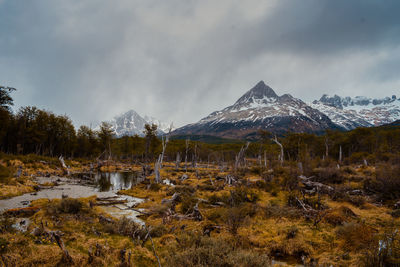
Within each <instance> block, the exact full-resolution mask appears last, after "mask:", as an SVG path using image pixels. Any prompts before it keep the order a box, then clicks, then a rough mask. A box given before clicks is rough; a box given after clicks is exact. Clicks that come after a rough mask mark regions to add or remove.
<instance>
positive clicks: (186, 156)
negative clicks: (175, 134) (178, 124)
mask: <svg viewBox="0 0 400 267" xmlns="http://www.w3.org/2000/svg"><path fill="white" fill-rule="evenodd" d="M185 144H186V150H185V172H187V159H188V151H189V139H186V141H185Z"/></svg>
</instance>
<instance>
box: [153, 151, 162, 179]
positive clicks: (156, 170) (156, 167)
mask: <svg viewBox="0 0 400 267" xmlns="http://www.w3.org/2000/svg"><path fill="white" fill-rule="evenodd" d="M161 162H162V155H160V156H159V157H158V160H157V161H156V163H154V174H155V182H156V183H160V182H161V176H160V169H161V164H162V163H161Z"/></svg>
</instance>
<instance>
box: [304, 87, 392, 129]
mask: <svg viewBox="0 0 400 267" xmlns="http://www.w3.org/2000/svg"><path fill="white" fill-rule="evenodd" d="M310 105H311V106H312V107H313V108H315V109H318V110H320V111H321V112H323V113H325V114H326V115H327V116H328V117H329V118H330V119H331V120H332V121H333V122H334V123H336V124H338V125H339V126H341V127H343V128H345V129H346V130H351V129H354V128H356V127H370V126H379V125H383V124H387V123H391V122H393V121H396V120H399V119H400V99H397V97H396V96H395V95H393V96H392V97H385V98H381V99H373V98H367V97H363V96H356V97H354V98H351V97H340V96H338V95H334V96H328V95H326V94H325V95H323V96H322V97H321V98H320V99H319V100H315V101H313V103H312V104H310Z"/></svg>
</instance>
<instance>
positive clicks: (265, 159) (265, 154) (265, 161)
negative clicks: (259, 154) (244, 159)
mask: <svg viewBox="0 0 400 267" xmlns="http://www.w3.org/2000/svg"><path fill="white" fill-rule="evenodd" d="M264 167H265V168H267V151H266V150H264Z"/></svg>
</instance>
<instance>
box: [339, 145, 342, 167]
mask: <svg viewBox="0 0 400 267" xmlns="http://www.w3.org/2000/svg"><path fill="white" fill-rule="evenodd" d="M341 162H342V145H340V146H339V163H341Z"/></svg>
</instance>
